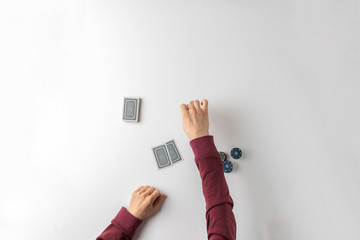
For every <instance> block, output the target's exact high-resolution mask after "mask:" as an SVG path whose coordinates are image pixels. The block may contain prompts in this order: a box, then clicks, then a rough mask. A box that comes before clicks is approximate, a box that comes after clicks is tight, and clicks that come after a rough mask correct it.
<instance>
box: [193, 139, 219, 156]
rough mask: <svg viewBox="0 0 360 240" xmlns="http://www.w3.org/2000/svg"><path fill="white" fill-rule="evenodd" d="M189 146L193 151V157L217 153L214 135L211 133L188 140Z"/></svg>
mask: <svg viewBox="0 0 360 240" xmlns="http://www.w3.org/2000/svg"><path fill="white" fill-rule="evenodd" d="M190 146H191V148H192V150H193V152H194V155H195V158H198V157H201V156H204V155H212V154H214V153H215V154H219V153H218V151H217V149H216V147H215V143H214V137H213V136H211V135H208V136H202V137H199V138H195V139H193V140H191V141H190Z"/></svg>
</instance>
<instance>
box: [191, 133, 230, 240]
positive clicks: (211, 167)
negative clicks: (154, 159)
mask: <svg viewBox="0 0 360 240" xmlns="http://www.w3.org/2000/svg"><path fill="white" fill-rule="evenodd" d="M190 145H191V147H192V149H193V152H194V155H195V163H196V166H197V167H198V169H199V173H200V177H201V180H202V188H203V194H204V197H205V202H206V220H207V230H208V238H209V239H212V238H215V237H216V238H217V239H219V238H220V239H221V238H223V239H235V238H236V222H235V217H234V214H233V212H232V208H233V205H234V202H233V200H232V198H231V196H230V193H229V188H228V185H227V183H226V179H225V176H224V168H223V164H222V161H221V157H220V154H219V152H218V151H217V149H216V147H215V144H214V139H213V137H212V136H205V137H201V138H197V139H194V140H192V141H191V142H190Z"/></svg>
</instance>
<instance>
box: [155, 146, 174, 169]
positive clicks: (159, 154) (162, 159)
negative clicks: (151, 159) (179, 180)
mask: <svg viewBox="0 0 360 240" xmlns="http://www.w3.org/2000/svg"><path fill="white" fill-rule="evenodd" d="M153 152H154V155H155V159H156V163H157V165H158V167H159V169H161V168H164V167H167V166H170V165H171V162H170V158H169V155H168V152H167V150H166V147H165V145H160V146H158V147H154V148H153Z"/></svg>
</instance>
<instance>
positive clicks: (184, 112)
mask: <svg viewBox="0 0 360 240" xmlns="http://www.w3.org/2000/svg"><path fill="white" fill-rule="evenodd" d="M180 110H181V114H183V115H184V114H186V113H187V112H188V111H189V108H188V107H187V106H186V105H185V104H181V105H180Z"/></svg>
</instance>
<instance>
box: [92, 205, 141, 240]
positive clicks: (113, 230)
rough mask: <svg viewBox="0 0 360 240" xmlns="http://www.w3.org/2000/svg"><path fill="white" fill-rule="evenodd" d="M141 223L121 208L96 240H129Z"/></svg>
mask: <svg viewBox="0 0 360 240" xmlns="http://www.w3.org/2000/svg"><path fill="white" fill-rule="evenodd" d="M141 223H142V220H140V219H137V218H136V217H134V216H133V215H131V214H130V213H129V212H128V211H127V209H126V208H124V207H123V208H121V210H120V211H119V213H118V214H117V215H116V217H115V218H114V219H113V220H112V221H111V224H110V225H109V226H108V227H107V228H106V229H105V230H104V231H103V232H102V233H101V234H100V236H99V237H97V238H96V240H131V238H132V237H133V236H134V234H135V231H136V229H137V228H138V227H139V225H140V224H141Z"/></svg>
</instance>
